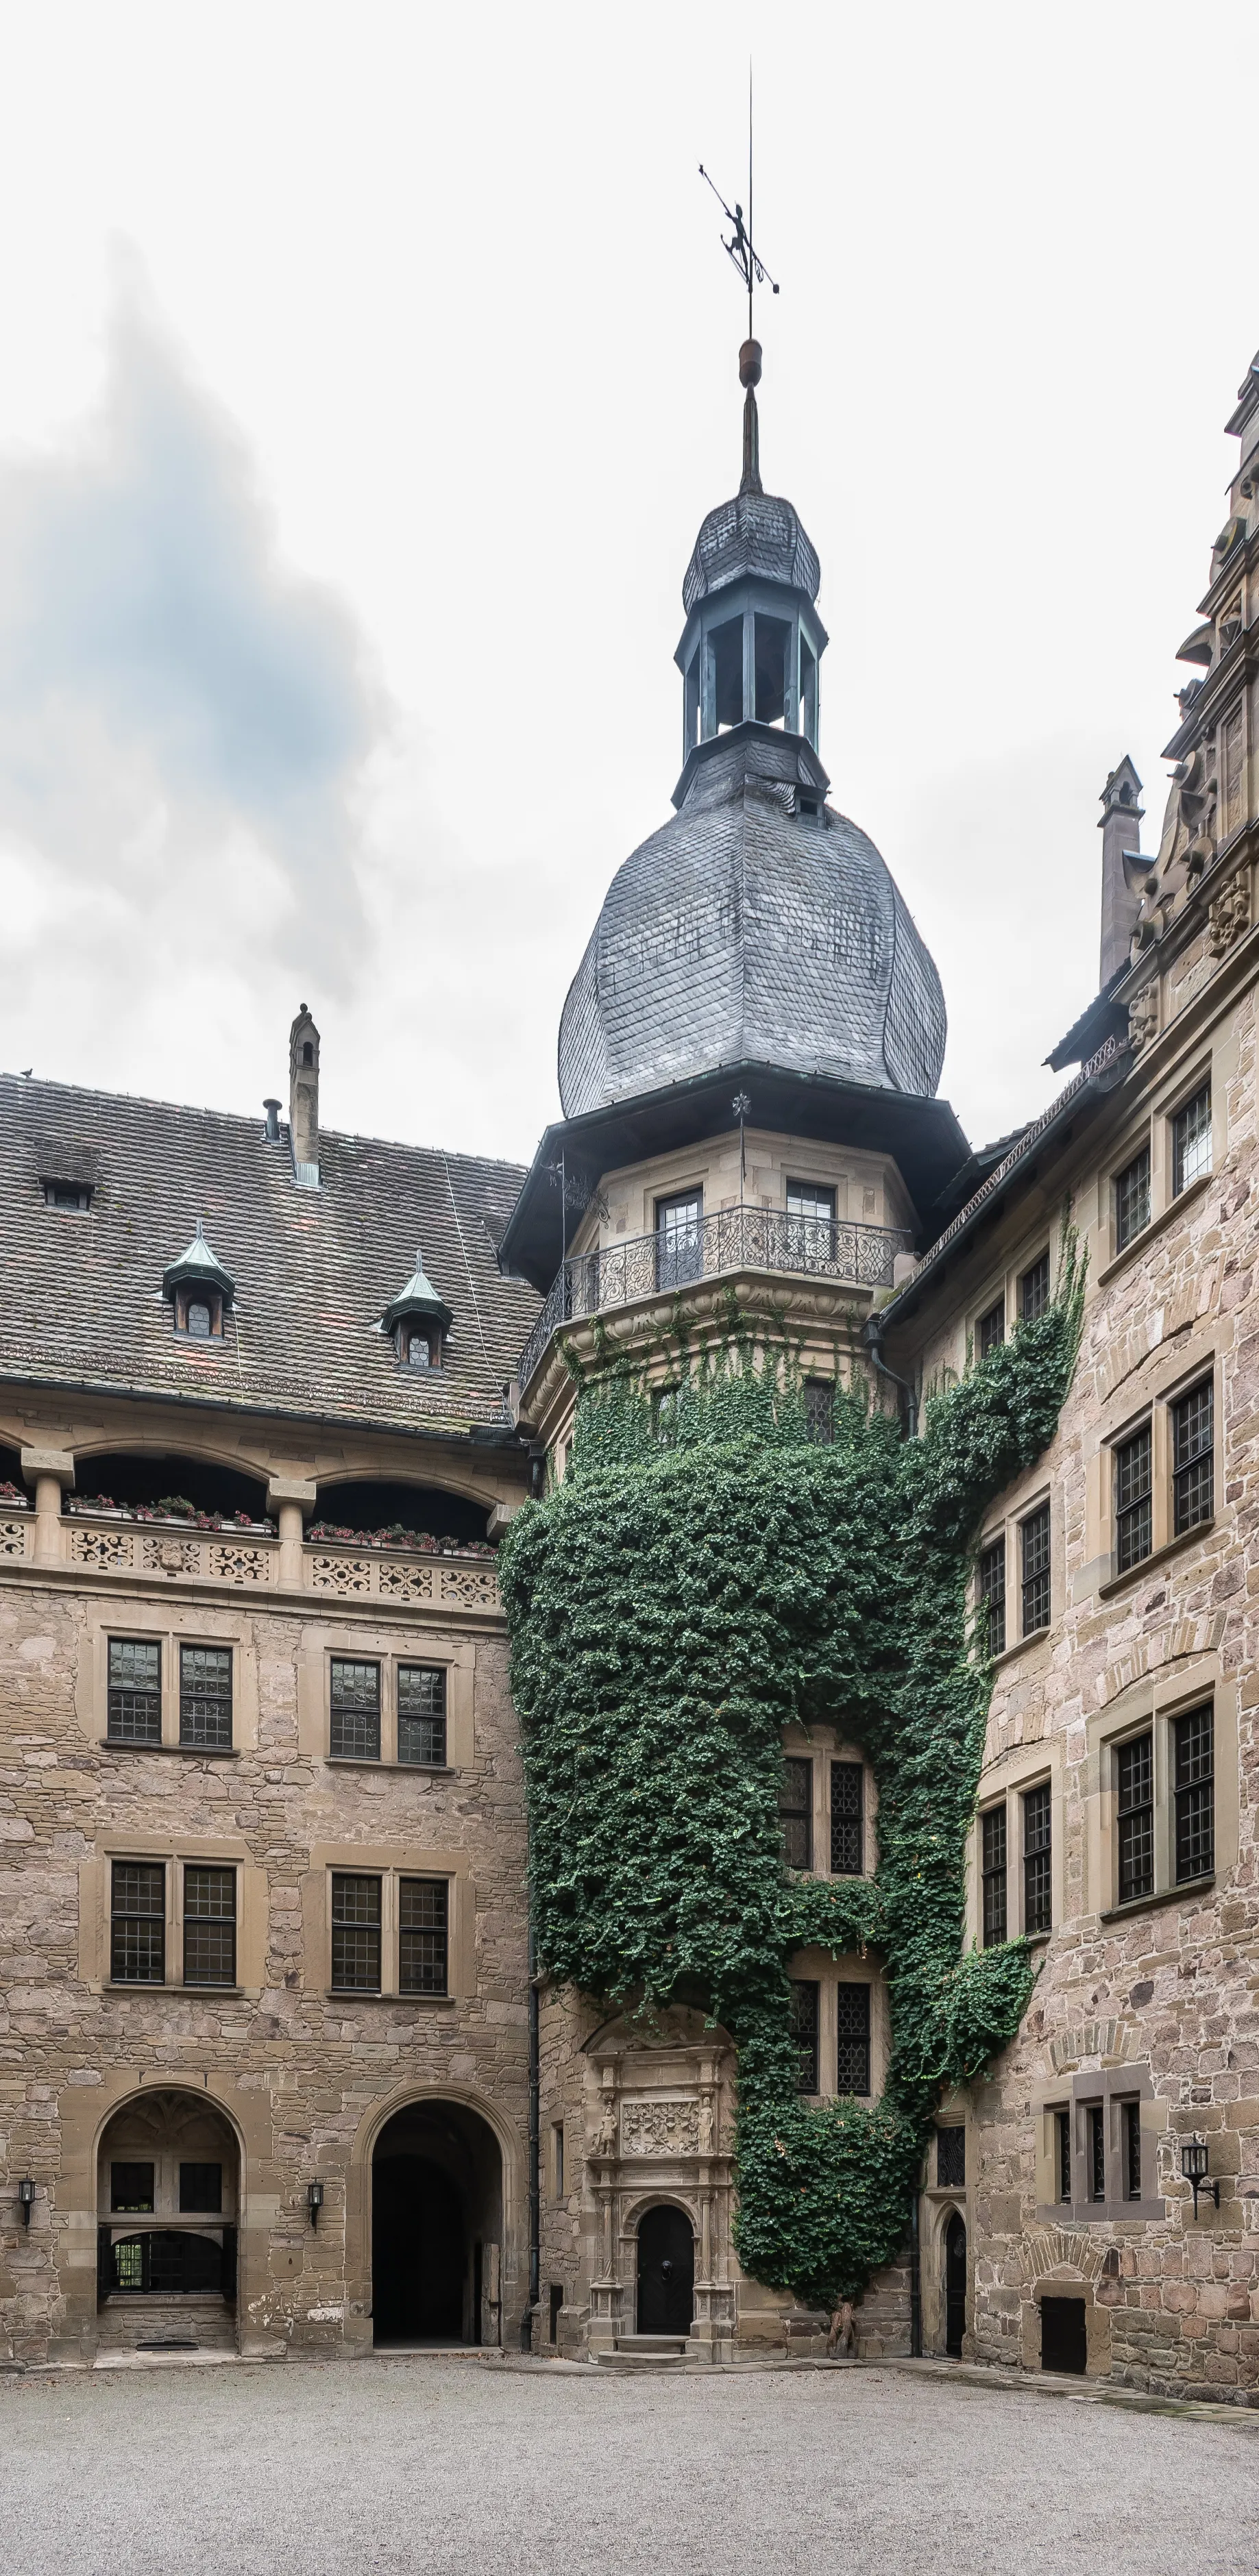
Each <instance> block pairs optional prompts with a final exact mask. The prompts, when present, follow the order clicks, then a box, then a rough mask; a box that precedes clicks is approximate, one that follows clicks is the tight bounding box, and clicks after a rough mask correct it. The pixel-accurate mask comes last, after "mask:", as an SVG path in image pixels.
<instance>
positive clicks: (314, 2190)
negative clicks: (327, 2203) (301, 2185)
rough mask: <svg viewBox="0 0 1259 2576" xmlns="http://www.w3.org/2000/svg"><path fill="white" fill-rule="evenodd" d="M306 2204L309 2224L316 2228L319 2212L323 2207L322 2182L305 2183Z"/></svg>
mask: <svg viewBox="0 0 1259 2576" xmlns="http://www.w3.org/2000/svg"><path fill="white" fill-rule="evenodd" d="M306 2206H307V2208H308V2210H309V2211H310V2223H311V2226H312V2227H314V2228H317V2227H318V2225H319V2212H320V2210H321V2209H322V2208H323V2184H322V2183H321V2182H308V2183H307V2185H306Z"/></svg>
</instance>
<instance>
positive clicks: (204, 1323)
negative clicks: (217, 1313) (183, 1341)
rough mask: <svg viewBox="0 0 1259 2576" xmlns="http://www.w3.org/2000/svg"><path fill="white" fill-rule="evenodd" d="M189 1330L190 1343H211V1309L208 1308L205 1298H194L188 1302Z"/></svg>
mask: <svg viewBox="0 0 1259 2576" xmlns="http://www.w3.org/2000/svg"><path fill="white" fill-rule="evenodd" d="M187 1329H188V1337H189V1340H190V1341H194V1342H208V1341H209V1339H210V1309H209V1307H208V1306H207V1304H206V1302H205V1299H204V1298H203V1297H192V1298H190V1299H189V1302H188V1327H187Z"/></svg>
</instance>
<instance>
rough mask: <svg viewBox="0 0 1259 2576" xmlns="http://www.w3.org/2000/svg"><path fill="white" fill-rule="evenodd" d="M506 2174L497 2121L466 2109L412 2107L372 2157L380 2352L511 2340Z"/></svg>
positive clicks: (375, 2328)
mask: <svg viewBox="0 0 1259 2576" xmlns="http://www.w3.org/2000/svg"><path fill="white" fill-rule="evenodd" d="M502 2241H503V2165H502V2153H501V2150H500V2148H499V2143H498V2140H497V2138H496V2137H495V2135H494V2132H493V2130H492V2129H491V2127H490V2125H489V2123H488V2121H486V2120H483V2119H482V2118H481V2117H480V2114H479V2113H478V2112H476V2111H473V2110H470V2109H469V2108H468V2107H467V2106H466V2105H465V2104H463V2103H460V2102H444V2101H422V2102H409V2103H407V2104H406V2105H405V2106H404V2108H403V2109H402V2110H400V2111H396V2112H395V2113H394V2115H393V2118H392V2119H390V2120H387V2121H386V2123H385V2125H384V2127H383V2129H382V2130H381V2132H380V2136H379V2137H378V2139H377V2141H376V2146H375V2151H374V2153H373V2156H372V2335H373V2341H374V2342H375V2343H377V2344H395V2345H399V2344H400V2345H412V2344H443V2343H446V2344H481V2343H485V2344H497V2343H499V2342H501V2340H502V2288H501V2267H502Z"/></svg>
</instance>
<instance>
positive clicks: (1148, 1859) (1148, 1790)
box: [1115, 1735, 1154, 1905]
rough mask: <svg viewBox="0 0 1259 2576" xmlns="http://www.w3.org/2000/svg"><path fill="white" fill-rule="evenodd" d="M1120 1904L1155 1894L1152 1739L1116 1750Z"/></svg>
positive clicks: (1139, 1739) (1135, 1739) (1142, 1738)
mask: <svg viewBox="0 0 1259 2576" xmlns="http://www.w3.org/2000/svg"><path fill="white" fill-rule="evenodd" d="M1115 1789H1116V1799H1115V1805H1116V1811H1117V1821H1118V1826H1119V1902H1120V1904H1121V1905H1130V1904H1133V1903H1135V1901H1136V1899H1137V1898H1138V1897H1139V1896H1152V1895H1153V1893H1154V1738H1153V1736H1152V1735H1134V1736H1133V1738H1132V1740H1131V1742H1130V1743H1128V1744H1120V1745H1118V1746H1117V1747H1116V1749H1115Z"/></svg>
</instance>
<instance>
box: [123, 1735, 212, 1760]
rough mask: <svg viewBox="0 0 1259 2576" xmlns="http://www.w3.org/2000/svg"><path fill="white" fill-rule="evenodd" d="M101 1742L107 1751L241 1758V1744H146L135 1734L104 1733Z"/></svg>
mask: <svg viewBox="0 0 1259 2576" xmlns="http://www.w3.org/2000/svg"><path fill="white" fill-rule="evenodd" d="M100 1742H101V1744H102V1746H103V1748H104V1750H105V1751H106V1752H107V1753H184V1754H195V1755H197V1756H199V1758H200V1759H201V1760H202V1761H205V1760H206V1759H207V1758H208V1759H209V1760H211V1761H213V1762H238V1761H239V1760H240V1746H239V1744H145V1743H144V1742H143V1740H142V1739H141V1738H140V1737H139V1736H135V1735H102V1736H101V1738H100Z"/></svg>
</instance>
